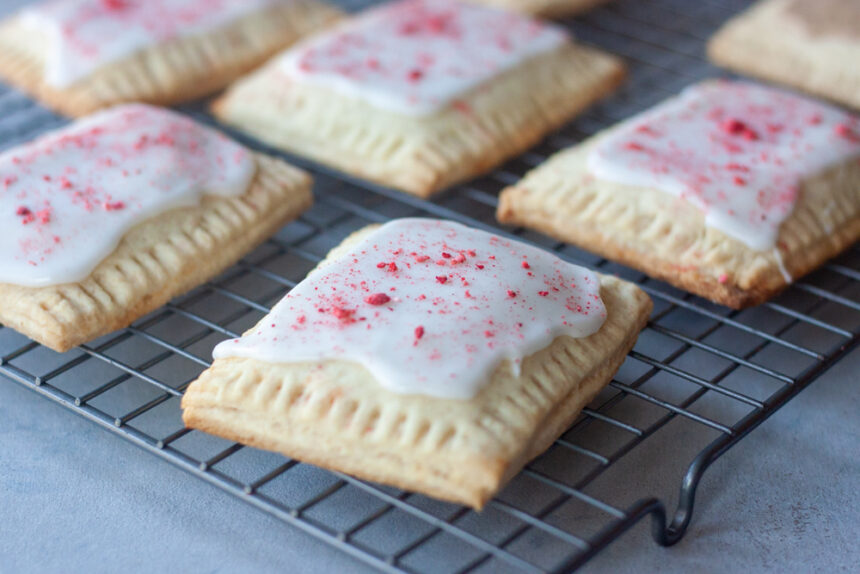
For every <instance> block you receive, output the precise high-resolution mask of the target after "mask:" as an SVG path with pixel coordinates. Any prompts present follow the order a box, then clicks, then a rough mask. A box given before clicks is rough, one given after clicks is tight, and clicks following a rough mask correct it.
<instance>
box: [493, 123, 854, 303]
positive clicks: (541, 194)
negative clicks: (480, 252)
mask: <svg viewBox="0 0 860 574" xmlns="http://www.w3.org/2000/svg"><path fill="white" fill-rule="evenodd" d="M600 136H601V134H598V135H596V136H594V137H592V138H590V139H589V140H587V141H585V142H584V143H582V144H580V145H578V146H576V147H574V148H571V149H568V150H564V151H562V152H559V153H558V154H556V155H555V156H553V157H552V158H550V160H549V161H547V163H545V164H543V165H541V166H540V167H538V168H537V169H535V170H532V171H531V172H530V173H528V174H527V175H526V176H525V178H523V180H522V181H520V182H519V183H517V184H516V185H514V186H512V187H509V188H508V189H506V190H504V191H503V192H502V194H501V196H500V198H499V207H498V211H497V217H498V219H499V221H501V222H502V223H507V224H516V225H524V226H527V227H532V228H535V229H537V230H539V231H543V232H545V233H547V234H549V235H552V236H554V237H557V238H559V239H561V240H563V241H567V242H570V243H573V244H576V245H579V246H580V247H582V248H583V249H587V250H589V251H592V252H595V253H599V254H600V255H602V256H604V257H606V258H608V259H612V260H615V261H619V262H621V263H624V264H625V265H629V266H630V267H634V268H636V269H639V270H641V271H643V272H645V273H647V274H648V275H651V276H652V277H656V278H658V279H663V280H665V281H668V282H669V283H672V284H673V285H676V286H678V287H681V288H683V289H686V290H687V291H690V292H692V293H695V294H697V295H701V296H702V297H705V298H707V299H710V300H712V301H715V302H717V303H721V304H723V305H727V306H729V307H733V308H736V309H739V308H743V307H748V306H750V305H756V304H759V303H762V302H763V301H766V300H767V299H769V298H770V297H772V296H773V295H775V294H776V293H778V292H779V291H781V290H782V289H784V288H785V287H786V286H788V285H789V282H788V281H786V278H785V276H784V273H783V271H782V269H781V268H780V266H781V265H782V266H783V269H784V270H785V271H786V272H787V273H788V274H789V275H790V276H791V277H793V278H797V277H800V276H802V275H805V274H806V273H809V272H810V271H812V270H813V269H815V268H816V267H818V266H819V265H821V264H822V263H823V262H825V261H826V260H827V259H829V258H831V257H833V256H834V255H836V254H838V253H839V252H840V251H842V250H844V249H845V248H846V247H848V246H850V245H852V244H853V243H854V242H855V241H857V239H858V238H860V163H858V162H857V161H856V160H852V161H849V162H846V163H844V164H842V165H837V166H834V167H832V168H831V169H828V170H825V171H824V172H822V173H820V174H817V175H816V176H814V177H812V178H809V179H808V180H807V181H805V182H804V183H803V184H802V186H801V191H800V197H799V198H798V200H797V204H796V205H795V208H794V212H793V213H792V214H791V216H789V218H788V219H787V220H786V221H785V222H784V223H783V224H782V227H781V228H780V233H779V238H778V240H777V247H776V248H775V249H774V250H773V251H766V252H762V251H755V250H753V249H751V248H749V247H748V246H747V245H745V244H743V243H742V242H740V241H738V240H736V239H734V238H732V237H729V236H728V235H726V234H724V233H722V232H721V231H718V230H716V229H713V228H710V227H706V226H705V219H704V216H703V215H702V212H701V211H700V210H698V209H697V208H696V207H694V206H693V205H692V204H690V203H689V202H687V201H685V200H683V199H676V198H673V197H671V196H668V195H667V194H665V193H664V192H662V191H659V190H656V189H649V188H644V187H635V186H629V185H620V184H616V183H612V182H607V181H601V180H597V179H595V178H594V177H593V176H591V175H590V174H589V171H588V168H587V156H588V152H589V149H590V148H591V146H593V145H594V144H595V142H596V140H597V139H598V138H599V137H600ZM780 260H781V262H780Z"/></svg>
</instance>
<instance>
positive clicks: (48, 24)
mask: <svg viewBox="0 0 860 574" xmlns="http://www.w3.org/2000/svg"><path fill="white" fill-rule="evenodd" d="M289 1H291V0H241V1H235V0H145V1H139V0H48V1H44V2H41V3H39V4H36V5H34V6H30V7H27V8H25V9H24V10H22V11H21V13H20V15H19V18H20V20H19V21H20V23H21V24H22V25H23V26H25V27H27V28H30V29H32V30H33V31H34V32H38V33H41V34H44V37H45V43H46V52H45V53H46V57H45V82H46V83H47V84H49V85H51V86H54V87H59V88H62V87H67V86H70V85H71V84H73V83H75V82H76V81H78V80H81V79H83V78H85V77H87V76H89V75H91V74H92V73H94V72H96V71H97V70H98V69H99V68H101V67H103V66H105V65H107V64H110V63H113V62H116V61H118V60H120V59H122V58H125V57H128V56H131V55H132V54H134V53H136V52H138V51H140V50H143V49H146V48H147V47H149V46H153V45H155V44H159V43H162V42H165V41H168V40H172V39H174V38H178V37H182V36H187V35H191V34H199V33H205V32H209V31H211V30H213V29H216V28H218V27H219V26H223V25H225V24H227V23H229V22H231V21H233V20H236V19H237V18H241V17H242V16H245V15H247V14H249V13H252V12H254V11H257V10H262V9H265V8H267V7H269V6H273V5H276V4H281V3H284V2H289Z"/></svg>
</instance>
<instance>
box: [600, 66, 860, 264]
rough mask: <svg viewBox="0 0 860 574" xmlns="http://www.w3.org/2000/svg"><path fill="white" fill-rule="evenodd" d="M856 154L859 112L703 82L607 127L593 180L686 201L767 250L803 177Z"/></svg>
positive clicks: (716, 224) (709, 220)
mask: <svg viewBox="0 0 860 574" xmlns="http://www.w3.org/2000/svg"><path fill="white" fill-rule="evenodd" d="M853 157H860V118H858V117H856V116H852V115H851V114H848V113H846V112H843V111H841V110H839V109H837V108H835V107H832V106H829V105H826V104H823V103H820V102H817V101H814V100H811V99H808V98H804V97H800V96H796V95H793V94H790V93H788V92H785V91H782V90H777V89H773V88H767V87H763V86H758V85H754V84H751V83H747V82H729V81H715V82H706V83H703V84H699V85H696V86H693V87H690V88H688V89H686V90H685V91H684V92H682V94H681V95H680V96H679V97H677V98H673V99H670V100H668V101H667V102H665V103H663V104H660V105H658V106H656V107H655V108H653V109H651V110H648V111H646V112H644V113H643V114H640V115H638V116H636V117H634V118H632V119H631V120H629V121H626V122H624V123H623V124H622V125H621V126H619V127H618V128H615V129H613V130H611V131H610V132H609V133H608V134H607V135H606V136H605V137H603V138H601V139H600V140H598V142H597V143H596V144H595V145H594V146H593V147H592V148H591V150H590V151H589V155H588V167H589V171H590V172H591V173H592V174H593V175H594V176H595V177H596V178H598V179H600V180H605V181H611V182H614V183H619V184H624V185H633V186H638V187H646V188H653V189H657V190H660V191H663V192H666V193H668V194H671V195H674V196H677V197H680V198H682V199H685V200H687V201H689V202H690V203H691V204H692V205H694V206H695V207H696V208H698V209H699V210H701V211H702V212H703V213H704V215H705V223H706V225H708V226H709V227H713V228H715V229H718V230H720V231H722V232H724V233H726V234H727V235H729V236H732V237H734V238H736V239H738V240H740V241H742V242H743V243H745V244H746V245H748V246H749V247H751V248H752V249H755V250H762V251H764V250H768V249H772V248H773V247H774V245H775V244H776V241H777V236H778V234H779V228H780V225H781V224H782V222H783V221H785V219H786V218H787V217H788V216H789V215H790V214H791V213H792V210H793V209H794V205H795V203H796V200H797V198H798V194H799V190H800V187H801V184H802V183H803V181H804V180H806V179H808V178H809V177H811V176H814V175H816V174H817V173H820V172H821V171H822V170H824V169H826V168H828V167H830V166H833V165H836V164H839V163H842V162H845V161H848V160H850V159H851V158H853Z"/></svg>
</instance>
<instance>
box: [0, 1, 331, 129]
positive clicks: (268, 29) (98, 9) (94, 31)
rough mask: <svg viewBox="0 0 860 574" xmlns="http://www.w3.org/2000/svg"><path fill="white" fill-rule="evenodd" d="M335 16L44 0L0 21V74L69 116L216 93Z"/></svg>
mask: <svg viewBox="0 0 860 574" xmlns="http://www.w3.org/2000/svg"><path fill="white" fill-rule="evenodd" d="M339 14H340V13H339V12H338V11H337V10H335V9H333V8H331V7H329V6H327V5H326V4H324V3H322V2H321V1H320V0H242V1H241V2H239V1H237V2H225V1H223V0H146V1H132V0H43V1H42V2H39V3H38V4H35V5H32V6H28V7H25V8H24V9H22V10H21V11H20V12H18V13H16V14H14V15H13V16H11V17H9V18H7V19H5V20H4V21H2V22H0V78H2V79H5V80H6V81H8V82H9V83H11V84H14V85H15V86H17V87H19V88H21V89H23V90H24V91H26V92H28V93H30V94H32V95H33V96H34V97H35V98H37V99H38V100H40V101H41V102H42V103H44V104H45V105H47V106H48V107H50V108H53V109H55V110H57V111H59V112H61V113H64V114H67V115H72V116H83V115H86V114H88V113H91V112H93V111H95V110H98V109H101V108H106V107H110V106H112V105H116V104H120V103H126V102H147V103H152V104H161V105H170V104H175V103H178V102H182V101H186V100H192V99H195V98H198V97H201V96H204V95H206V94H209V93H212V92H215V91H217V90H219V89H221V88H223V87H224V86H226V85H227V84H229V83H230V82H232V81H233V80H235V79H236V78H238V77H239V76H240V75H242V74H244V73H246V72H248V71H249V70H251V69H253V68H255V67H257V66H259V65H260V64H261V63H263V62H264V61H266V60H267V59H268V58H269V57H270V56H271V55H272V54H274V53H276V52H277V51H279V50H282V49H283V48H285V47H287V46H289V45H290V44H292V43H293V42H295V41H296V40H297V39H299V38H300V37H302V36H304V35H306V34H308V33H309V32H311V31H313V30H316V29H318V28H321V27H323V26H325V25H327V24H329V23H330V22H332V21H333V20H334V19H336V18H337V17H338V16H339Z"/></svg>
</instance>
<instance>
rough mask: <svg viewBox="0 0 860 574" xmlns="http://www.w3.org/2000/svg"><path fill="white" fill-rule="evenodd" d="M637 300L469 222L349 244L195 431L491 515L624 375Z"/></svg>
mask: <svg viewBox="0 0 860 574" xmlns="http://www.w3.org/2000/svg"><path fill="white" fill-rule="evenodd" d="M650 310H651V301H650V299H649V298H648V296H647V295H645V294H644V293H643V292H642V291H641V290H640V289H639V288H638V287H636V286H635V285H633V284H631V283H627V282H624V281H621V280H619V279H617V278H614V277H607V276H601V275H598V274H596V273H594V272H591V271H588V270H586V269H583V268H581V267H577V266H574V265H571V264H569V263H567V262H565V261H562V260H561V259H559V258H558V257H556V256H554V255H552V254H550V253H547V252H545V251H542V250H540V249H537V248H535V247H531V246H529V245H526V244H523V243H520V242H517V241H509V240H506V239H502V238H500V237H497V236H494V235H491V234H489V233H486V232H483V231H476V230H472V229H469V228H467V227H464V226H462V225H459V224H456V223H451V222H446V221H440V220H428V219H401V220H395V221H393V222H391V223H388V224H386V225H384V226H382V227H378V228H366V229H364V230H362V231H360V232H358V233H356V234H354V235H353V236H351V237H349V238H347V240H346V241H345V242H344V243H343V244H341V245H340V246H339V247H337V248H336V249H335V250H333V251H332V253H330V254H329V257H328V258H327V259H326V261H324V262H323V263H321V264H320V265H319V267H318V268H317V269H316V270H314V271H313V272H311V274H310V275H309V276H308V278H307V279H305V280H304V281H303V282H301V283H300V284H299V285H297V286H296V287H295V288H294V289H293V290H292V291H291V292H290V293H288V294H287V296H286V297H285V298H284V299H282V300H281V301H280V302H279V303H278V304H277V305H276V306H275V307H274V308H273V309H272V311H271V313H270V314H269V315H267V316H266V317H265V318H263V319H262V320H261V321H260V322H259V323H258V324H257V325H256V326H255V327H253V328H252V329H250V330H249V331H248V332H246V333H245V334H244V335H243V336H242V338H240V339H234V340H229V341H225V342H223V343H221V344H220V345H218V346H217V347H216V348H215V351H214V357H215V361H214V363H213V364H212V366H211V367H210V368H209V369H208V370H206V371H205V372H203V373H202V374H201V376H200V378H199V379H197V380H196V381H195V382H193V383H192V384H191V386H190V387H189V388H188V391H187V392H186V393H185V396H184V397H183V400H182V406H183V409H184V413H183V417H184V420H185V423H186V424H187V425H188V426H189V427H191V428H196V429H200V430H203V431H206V432H210V433H213V434H216V435H218V436H221V437H225V438H228V439H230V440H236V441H240V442H242V443H245V444H249V445H252V446H255V447H259V448H264V449H269V450H274V451H279V452H282V453H284V454H286V455H287V456H290V457H294V458H297V459H300V460H302V461H306V462H310V463H312V464H316V465H319V466H322V467H324V468H329V469H334V470H338V471H343V472H347V473H350V474H353V475H355V476H358V477H361V478H364V479H369V480H374V481H378V482H383V483H386V484H391V485H395V486H397V487H400V488H403V489H407V490H412V491H416V492H421V493H424V494H427V495H430V496H434V497H437V498H440V499H443V500H448V501H452V502H457V503H462V504H467V505H470V506H473V507H475V508H477V509H480V508H481V507H482V506H484V504H485V503H486V502H487V501H488V500H489V499H490V498H491V497H492V496H493V495H494V494H495V493H496V492H497V491H498V490H499V489H500V488H501V487H502V486H503V485H504V484H505V483H506V481H508V480H509V479H510V478H512V477H513V476H514V475H515V474H516V473H517V472H518V471H519V470H520V469H521V468H522V467H523V465H525V464H526V463H527V462H528V461H529V460H531V459H532V458H534V457H536V456H537V455H539V454H540V453H541V452H543V451H544V450H545V449H547V448H548V447H549V446H550V445H551V444H552V442H553V441H554V440H555V439H556V438H557V437H558V436H559V435H560V434H561V433H562V432H563V431H564V430H565V429H567V428H568V426H569V425H570V424H571V423H572V422H573V421H574V419H575V418H576V416H577V415H578V413H579V412H580V410H581V409H582V408H583V406H585V405H586V404H588V402H589V401H590V400H591V399H592V398H593V397H594V396H595V395H596V394H597V393H598V391H599V390H600V389H601V388H603V387H604V386H605V385H606V384H607V383H608V382H609V381H610V380H611V378H612V377H613V375H614V374H615V372H616V370H617V369H618V367H619V366H620V365H621V363H622V362H623V361H624V358H625V355H626V353H627V351H628V350H630V348H631V347H632V346H633V344H634V342H635V341H636V338H637V335H638V333H639V331H640V330H641V329H642V327H643V326H644V324H645V322H646V320H647V318H648V315H649V313H650Z"/></svg>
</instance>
